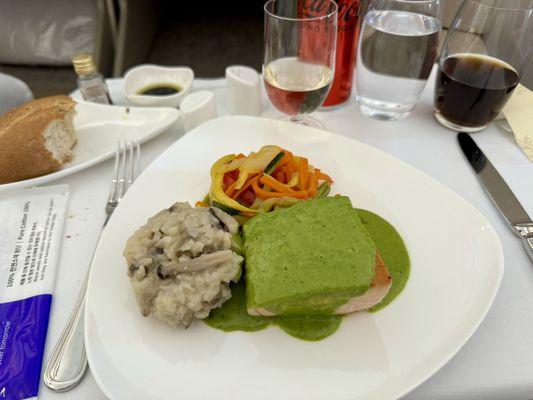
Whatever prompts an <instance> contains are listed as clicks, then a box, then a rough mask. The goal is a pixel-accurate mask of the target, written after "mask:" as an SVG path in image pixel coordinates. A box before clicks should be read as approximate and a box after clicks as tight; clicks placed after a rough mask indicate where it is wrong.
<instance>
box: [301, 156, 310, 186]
mask: <svg viewBox="0 0 533 400" xmlns="http://www.w3.org/2000/svg"><path fill="white" fill-rule="evenodd" d="M308 167H309V163H308V161H307V158H303V157H302V158H300V165H299V173H300V184H299V186H300V189H302V190H305V189H307V181H308V179H307V178H308V174H309V171H308V170H307V169H308Z"/></svg>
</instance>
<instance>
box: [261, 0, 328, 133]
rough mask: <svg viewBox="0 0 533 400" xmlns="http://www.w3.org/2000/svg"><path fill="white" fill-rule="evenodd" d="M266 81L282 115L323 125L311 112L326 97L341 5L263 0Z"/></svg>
mask: <svg viewBox="0 0 533 400" xmlns="http://www.w3.org/2000/svg"><path fill="white" fill-rule="evenodd" d="M264 9H265V37H264V41H265V49H264V50H265V54H264V61H263V80H264V82H265V88H266V92H267V94H268V97H269V98H270V101H271V102H272V104H273V105H274V106H275V107H276V108H277V109H278V110H279V111H281V112H282V113H284V114H286V116H283V117H282V118H281V119H288V120H290V121H292V122H296V123H300V124H303V125H307V126H313V127H319V128H321V127H322V124H321V123H320V122H318V121H317V120H315V119H313V118H311V117H309V116H308V114H310V113H312V112H313V111H315V110H316V109H317V108H318V107H320V106H321V105H322V103H323V102H324V100H325V99H326V97H327V95H328V92H329V89H330V87H331V82H332V80H333V73H334V69H335V48H336V38H337V5H336V4H335V2H334V1H332V0H323V1H319V2H309V1H301V0H269V1H268V2H267V3H266V4H265V7H264Z"/></svg>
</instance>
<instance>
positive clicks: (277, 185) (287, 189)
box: [259, 175, 295, 194]
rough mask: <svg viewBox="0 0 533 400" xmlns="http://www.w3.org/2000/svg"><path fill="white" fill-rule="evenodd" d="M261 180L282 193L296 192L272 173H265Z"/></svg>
mask: <svg viewBox="0 0 533 400" xmlns="http://www.w3.org/2000/svg"><path fill="white" fill-rule="evenodd" d="M259 182H261V183H262V184H263V185H267V186H268V187H270V188H271V189H274V190H275V191H277V192H280V193H288V194H292V193H294V192H295V191H294V190H292V189H291V188H290V187H288V186H287V185H284V184H283V183H281V182H279V181H277V180H275V179H274V178H272V177H271V176H270V175H263V176H262V177H261V179H259Z"/></svg>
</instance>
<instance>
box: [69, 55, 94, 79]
mask: <svg viewBox="0 0 533 400" xmlns="http://www.w3.org/2000/svg"><path fill="white" fill-rule="evenodd" d="M72 64H74V71H76V73H77V74H78V75H89V74H92V73H93V72H96V70H97V68H96V63H95V62H94V59H93V56H92V55H90V54H86V53H82V54H78V55H76V56H75V57H74V58H73V59H72Z"/></svg>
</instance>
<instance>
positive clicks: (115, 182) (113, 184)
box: [109, 142, 120, 201]
mask: <svg viewBox="0 0 533 400" xmlns="http://www.w3.org/2000/svg"><path fill="white" fill-rule="evenodd" d="M119 160H120V142H117V148H116V150H115V169H114V172H113V178H112V179H111V189H110V190H109V201H112V200H114V199H115V196H116V194H117V186H118V174H119Z"/></svg>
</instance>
